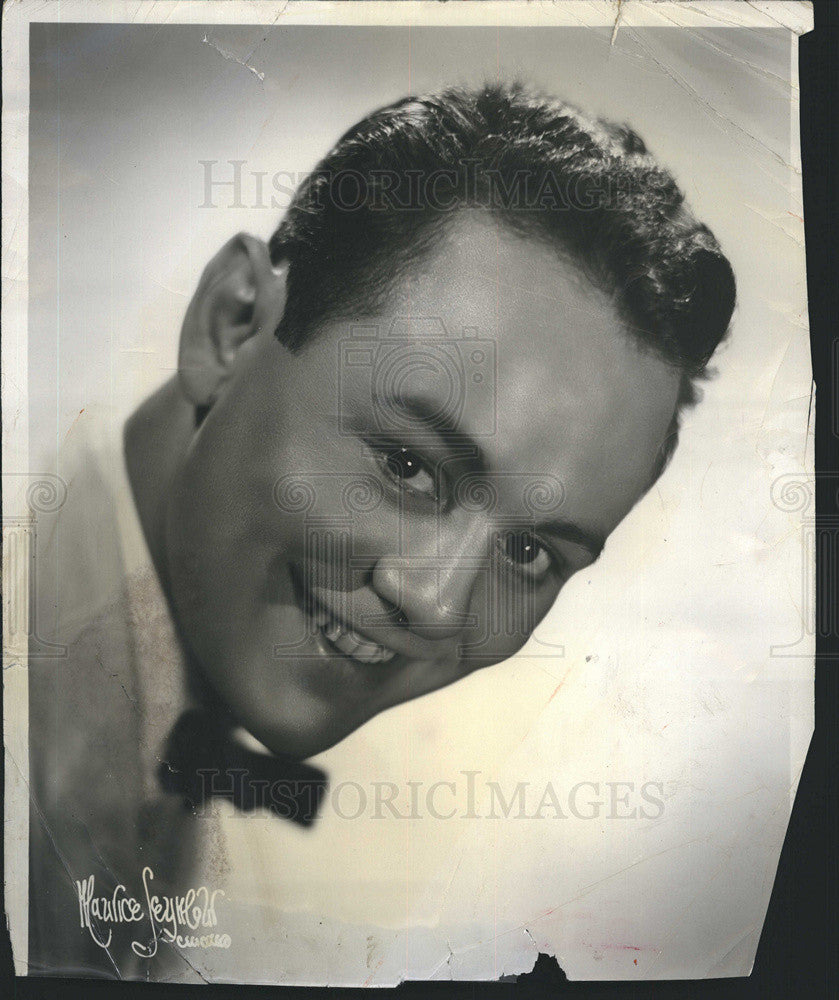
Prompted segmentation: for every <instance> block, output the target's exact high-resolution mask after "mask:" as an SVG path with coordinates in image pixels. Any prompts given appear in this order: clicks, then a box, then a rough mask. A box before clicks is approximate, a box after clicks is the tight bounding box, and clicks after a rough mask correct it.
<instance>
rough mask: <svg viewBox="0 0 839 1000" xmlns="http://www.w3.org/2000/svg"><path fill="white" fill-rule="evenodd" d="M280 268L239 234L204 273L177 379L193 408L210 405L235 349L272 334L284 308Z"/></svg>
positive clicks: (262, 247)
mask: <svg viewBox="0 0 839 1000" xmlns="http://www.w3.org/2000/svg"><path fill="white" fill-rule="evenodd" d="M285 295H286V286H285V268H284V267H283V268H274V267H273V266H272V264H271V258H270V256H269V254H268V247H267V246H266V244H265V243H264V242H263V241H262V240H258V239H256V238H255V237H253V236H249V235H248V234H247V233H239V235H238V236H234V237H233V239H232V240H230V242H229V243H226V244H225V245H224V246H223V247H222V248H221V250H219V252H218V253H217V254H216V255H215V257H213V259H212V260H211V261H210V263H209V264H208V265H207V266H206V268H205V269H204V273H203V274H202V275H201V280H200V281H199V282H198V288H197V289H196V291H195V294H194V295H193V297H192V301H191V302H190V304H189V308H188V309H187V311H186V316H185V317H184V322H183V326H182V328H181V341H180V348H179V350H178V376H179V379H180V384H181V389H182V390H183V392H184V395H186V397H187V398H188V399H189V400H190V402H191V403H193V404H194V405H195V406H199V407H207V406H212V404H213V402H214V401H215V399H216V397H217V396H218V394H219V391H220V389H221V387H222V386H223V385H224V383H225V381H227V379H228V378H229V377H230V374H231V372H232V371H233V369H234V367H235V364H236V359H237V357H238V355H239V350H240V348H241V347H242V345H243V344H245V343H246V342H247V341H249V340H250V339H251V338H252V337H254V336H255V335H256V334H257V333H259V332H260V331H261V330H265V329H270V330H272V331H273V330H275V329H276V327H277V325H278V324H279V322H280V320H281V319H282V315H283V309H284V308H285Z"/></svg>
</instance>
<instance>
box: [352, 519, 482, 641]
mask: <svg viewBox="0 0 839 1000" xmlns="http://www.w3.org/2000/svg"><path fill="white" fill-rule="evenodd" d="M487 539H488V532H487V528H486V525H484V524H473V525H471V526H470V527H469V529H467V530H466V531H465V532H464V531H459V532H457V533H454V532H452V533H451V534H447V537H445V538H443V537H439V538H438V537H434V538H433V539H427V540H426V543H425V544H421V543H420V542H419V540H415V542H414V544H411V545H410V546H409V549H408V552H407V553H406V554H405V555H400V556H396V555H386V556H382V557H380V558H379V559H378V560H377V562H376V565H375V567H374V568H373V579H372V587H373V590H375V591H376V593H377V594H378V595H379V597H381V598H382V599H383V600H385V601H387V602H388V603H390V604H392V605H394V606H395V607H396V608H398V609H399V610H400V611H401V612H402V614H403V615H404V617H405V619H406V621H405V624H406V626H407V627H408V628H410V629H411V631H412V632H414V633H416V634H417V635H419V636H422V637H423V638H427V639H446V638H452V637H454V636H456V635H459V634H460V633H461V632H463V630H464V629H467V628H470V627H473V628H474V627H475V625H477V615H476V614H475V613H474V612H471V611H470V605H471V603H472V595H473V592H474V590H475V585H476V583H477V581H478V579H479V577H480V576H481V575H482V574H485V573H486V571H487V562H488V555H489V554H488V551H487V546H488V542H487Z"/></svg>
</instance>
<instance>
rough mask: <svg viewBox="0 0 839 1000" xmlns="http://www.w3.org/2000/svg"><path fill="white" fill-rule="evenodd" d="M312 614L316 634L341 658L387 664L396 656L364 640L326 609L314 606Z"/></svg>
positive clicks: (386, 649)
mask: <svg viewBox="0 0 839 1000" xmlns="http://www.w3.org/2000/svg"><path fill="white" fill-rule="evenodd" d="M312 612H313V618H314V621H315V624H316V625H317V628H318V632H319V633H320V634H321V635H322V636H323V638H324V639H325V640H326V645H327V646H330V647H332V648H333V649H334V650H335V651H336V652H338V653H341V654H342V655H343V656H349V657H351V658H352V659H353V660H358V661H359V662H361V663H387V662H388V660H392V659H393V658H394V656H396V653H395V652H394V650H392V649H388V648H387V646H380V645H379V644H378V643H377V642H371V641H370V640H369V639H365V638H364V636H363V635H359V634H358V632H356V631H355V629H353V628H350V627H349V625H345V624H344V623H343V622H339V621H338V620H337V619H336V618H334V617H333V616H332V615H331V614H330V612H329V611H327V610H326V608H323V607H320V606H319V605H315V606H314V608H313V609H312Z"/></svg>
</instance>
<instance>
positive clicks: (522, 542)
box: [499, 531, 553, 580]
mask: <svg viewBox="0 0 839 1000" xmlns="http://www.w3.org/2000/svg"><path fill="white" fill-rule="evenodd" d="M499 544H500V548H501V551H502V553H503V555H504V558H505V559H506V561H507V562H508V563H510V564H511V565H512V566H513V567H514V568H515V569H516V571H517V572H518V573H521V574H522V575H523V576H527V577H529V578H530V579H532V580H539V579H541V578H542V577H543V576H545V574H546V573H548V572H549V571H550V569H551V567H552V565H553V560H552V559H551V555H550V553H549V552H548V550H547V549H546V548H545V547H544V546H543V545H542V543H541V542H540V541H539V539H538V538H536V537H535V536H534V535H533V534H532V532H530V531H511V532H508V533H507V534H506V535H504V536H503V537H502V538H500V539H499Z"/></svg>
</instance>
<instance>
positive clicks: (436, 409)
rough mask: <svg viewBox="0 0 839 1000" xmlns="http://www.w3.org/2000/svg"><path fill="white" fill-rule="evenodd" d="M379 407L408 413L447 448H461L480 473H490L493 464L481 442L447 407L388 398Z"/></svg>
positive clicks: (418, 399) (423, 400)
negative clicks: (464, 427) (440, 439)
mask: <svg viewBox="0 0 839 1000" xmlns="http://www.w3.org/2000/svg"><path fill="white" fill-rule="evenodd" d="M378 405H379V406H384V407H385V408H386V410H390V411H391V412H394V411H395V412H397V413H400V412H401V413H408V414H409V415H410V416H412V417H413V418H414V419H415V420H417V421H419V422H420V423H421V424H423V425H424V426H425V427H427V428H428V429H429V430H430V431H432V432H433V433H434V434H435V435H437V436H438V437H441V438H442V439H443V440H444V441H446V443H447V444H450V445H453V446H457V447H456V450H457V451H462V452H463V453H464V455H465V457H468V458H469V461H470V462H471V463H472V465H474V467H475V470H476V471H477V472H486V471H487V470H488V469H489V464H488V462H487V459H486V455H485V454H484V452H483V449H482V448H481V446H480V445H479V444H478V442H477V441H476V440H475V439H474V438H473V437H471V436H470V435H469V434H467V433H466V431H464V430H462V429H461V427H460V426H459V424H458V420H457V416H456V415H455V414H454V413H452V412H451V411H449V410H447V409H446V408H445V407H441V406H440V405H439V404H437V403H435V402H433V401H431V400H429V399H426V398H425V397H424V396H404V397H400V398H399V399H395V398H394V397H392V396H387V397H385V398H384V399H383V400H380V401H379V404H378Z"/></svg>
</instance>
